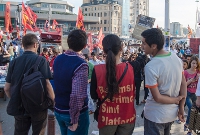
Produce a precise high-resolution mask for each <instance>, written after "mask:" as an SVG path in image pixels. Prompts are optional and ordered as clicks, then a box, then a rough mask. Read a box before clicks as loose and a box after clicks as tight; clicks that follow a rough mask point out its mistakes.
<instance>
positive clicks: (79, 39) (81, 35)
mask: <svg viewBox="0 0 200 135" xmlns="http://www.w3.org/2000/svg"><path fill="white" fill-rule="evenodd" d="M67 43H68V46H69V48H70V49H72V50H73V51H75V52H79V51H81V50H82V49H83V48H84V47H85V46H86V44H87V35H86V33H85V31H83V30H80V29H77V30H73V31H72V32H70V33H69V35H68V39H67Z"/></svg>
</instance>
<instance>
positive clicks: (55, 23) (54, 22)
mask: <svg viewBox="0 0 200 135" xmlns="http://www.w3.org/2000/svg"><path fill="white" fill-rule="evenodd" d="M57 25H58V22H57V21H56V20H53V24H52V29H53V30H55V29H56V27H57Z"/></svg>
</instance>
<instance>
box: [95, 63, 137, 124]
mask: <svg viewBox="0 0 200 135" xmlns="http://www.w3.org/2000/svg"><path fill="white" fill-rule="evenodd" d="M125 66H126V63H121V64H118V65H117V66H116V72H117V75H116V78H117V80H119V78H120V77H121V75H122V74H123V72H124V69H125ZM94 68H95V73H96V79H97V90H96V91H97V94H98V98H99V99H100V100H102V99H103V98H104V97H105V96H106V91H105V89H106V87H107V86H106V65H105V64H101V65H96V66H95V67H94ZM134 100H135V82H134V72H133V67H132V66H131V65H130V64H128V70H127V72H126V74H125V76H124V78H123V79H122V81H121V83H120V84H119V94H115V95H114V97H113V101H112V102H111V101H110V100H109V99H107V100H106V101H105V102H104V103H103V104H102V105H101V106H100V111H99V117H98V128H102V127H104V126H105V125H120V124H125V123H126V124H127V123H134V122H135V116H136V113H135V107H134Z"/></svg>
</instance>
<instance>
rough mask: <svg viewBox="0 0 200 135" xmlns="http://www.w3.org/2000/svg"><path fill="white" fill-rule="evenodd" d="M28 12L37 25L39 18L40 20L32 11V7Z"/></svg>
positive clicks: (28, 8)
mask: <svg viewBox="0 0 200 135" xmlns="http://www.w3.org/2000/svg"><path fill="white" fill-rule="evenodd" d="M27 11H28V13H29V16H30V17H31V19H32V21H33V22H34V23H36V21H37V18H38V16H37V14H36V13H34V12H33V10H31V8H30V7H27Z"/></svg>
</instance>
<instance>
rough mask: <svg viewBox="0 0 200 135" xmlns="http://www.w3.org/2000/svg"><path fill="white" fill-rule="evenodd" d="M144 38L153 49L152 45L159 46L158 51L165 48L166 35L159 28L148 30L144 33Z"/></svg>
mask: <svg viewBox="0 0 200 135" xmlns="http://www.w3.org/2000/svg"><path fill="white" fill-rule="evenodd" d="M141 35H142V37H143V38H145V42H146V43H147V44H148V45H149V46H150V47H151V45H152V44H156V45H157V49H158V50H161V49H162V48H163V46H164V35H163V34H162V31H161V30H160V29H157V28H152V29H148V30H145V31H143V32H142V34H141Z"/></svg>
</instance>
